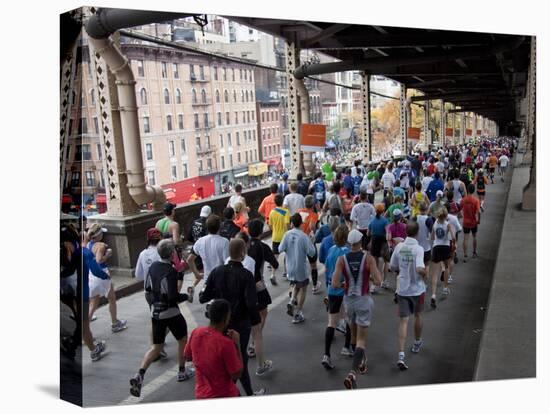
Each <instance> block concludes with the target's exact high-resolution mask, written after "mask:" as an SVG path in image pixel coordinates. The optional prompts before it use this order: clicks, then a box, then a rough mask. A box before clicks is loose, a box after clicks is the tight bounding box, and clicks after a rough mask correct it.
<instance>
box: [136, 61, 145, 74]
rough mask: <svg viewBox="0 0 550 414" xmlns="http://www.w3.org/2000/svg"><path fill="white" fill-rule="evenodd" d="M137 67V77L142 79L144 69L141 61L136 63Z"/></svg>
mask: <svg viewBox="0 0 550 414" xmlns="http://www.w3.org/2000/svg"><path fill="white" fill-rule="evenodd" d="M137 67H138V76H139V77H142V78H143V77H144V76H145V68H144V67H143V60H138V61H137Z"/></svg>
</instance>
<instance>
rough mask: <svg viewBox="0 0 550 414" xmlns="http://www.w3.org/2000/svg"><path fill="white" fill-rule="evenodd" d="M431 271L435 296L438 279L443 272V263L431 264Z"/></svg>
mask: <svg viewBox="0 0 550 414" xmlns="http://www.w3.org/2000/svg"><path fill="white" fill-rule="evenodd" d="M430 271H431V274H432V297H435V296H436V293H437V279H438V278H439V275H440V273H441V264H440V263H433V264H432V265H431V266H430Z"/></svg>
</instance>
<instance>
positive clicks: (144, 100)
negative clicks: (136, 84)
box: [139, 88, 147, 105]
mask: <svg viewBox="0 0 550 414" xmlns="http://www.w3.org/2000/svg"><path fill="white" fill-rule="evenodd" d="M139 96H140V98H141V104H142V105H147V91H146V90H145V88H141V90H140V91H139Z"/></svg>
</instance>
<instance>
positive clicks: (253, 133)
mask: <svg viewBox="0 0 550 414" xmlns="http://www.w3.org/2000/svg"><path fill="white" fill-rule="evenodd" d="M252 113H254V112H252ZM252 135H253V136H254V141H256V130H255V129H253V130H252Z"/></svg>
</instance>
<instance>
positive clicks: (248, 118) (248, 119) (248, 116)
mask: <svg viewBox="0 0 550 414" xmlns="http://www.w3.org/2000/svg"><path fill="white" fill-rule="evenodd" d="M246 122H248V123H250V111H246Z"/></svg>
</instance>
